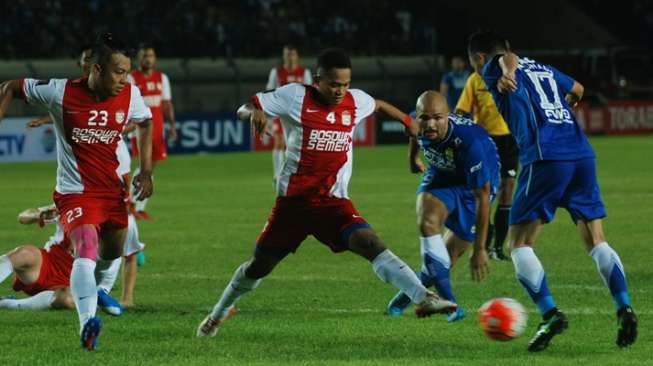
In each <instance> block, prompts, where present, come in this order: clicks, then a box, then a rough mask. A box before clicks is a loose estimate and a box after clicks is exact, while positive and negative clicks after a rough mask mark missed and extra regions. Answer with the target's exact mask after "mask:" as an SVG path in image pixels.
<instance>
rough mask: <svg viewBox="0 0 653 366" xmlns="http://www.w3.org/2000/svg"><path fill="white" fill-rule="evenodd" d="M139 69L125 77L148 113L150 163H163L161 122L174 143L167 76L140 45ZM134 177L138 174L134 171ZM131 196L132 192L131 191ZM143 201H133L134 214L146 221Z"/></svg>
mask: <svg viewBox="0 0 653 366" xmlns="http://www.w3.org/2000/svg"><path fill="white" fill-rule="evenodd" d="M137 59H138V62H139V69H138V70H133V71H132V72H131V74H130V75H129V78H128V80H129V82H130V83H132V84H134V85H136V86H137V87H138V89H139V90H140V91H141V94H142V95H143V100H145V105H147V106H148V107H150V110H151V111H152V163H153V164H154V165H155V166H156V163H157V162H159V161H162V160H165V159H166V158H167V156H168V152H167V146H166V144H167V143H166V138H165V128H164V126H163V125H164V120H166V121H168V123H169V124H170V130H169V137H170V140H171V141H175V140H177V126H176V123H175V109H174V106H173V104H172V91H171V89H170V80H169V79H168V76H167V75H166V74H164V73H162V72H161V71H159V70H157V69H156V52H155V50H154V47H152V46H149V45H144V46H141V48H140V50H139V51H138V56H137ZM132 153H133V154H134V156H138V146H137V143H136V139H135V138H134V139H132ZM135 173H136V174H138V171H136V172H135ZM132 193H133V192H132ZM146 205H147V199H144V200H136V201H135V202H134V210H135V212H134V215H135V216H136V217H137V218H139V219H149V218H150V216H149V214H148V213H147V211H145V208H146Z"/></svg>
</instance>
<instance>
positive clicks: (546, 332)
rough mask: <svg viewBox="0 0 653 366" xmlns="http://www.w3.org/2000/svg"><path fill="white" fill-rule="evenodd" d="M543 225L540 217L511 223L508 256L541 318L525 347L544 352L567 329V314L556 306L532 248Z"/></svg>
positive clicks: (532, 350) (540, 264) (542, 268)
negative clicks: (557, 335) (509, 251)
mask: <svg viewBox="0 0 653 366" xmlns="http://www.w3.org/2000/svg"><path fill="white" fill-rule="evenodd" d="M542 226H543V224H542V221H541V220H533V221H529V222H526V223H521V224H517V225H511V226H510V248H511V253H510V256H511V257H512V262H513V264H514V266H515V273H516V275H517V279H518V280H519V282H520V283H521V284H522V286H523V287H524V289H525V290H526V292H528V294H529V295H530V297H531V299H532V300H533V302H534V303H535V304H536V305H537V307H538V309H539V311H540V314H542V318H543V321H542V323H540V325H539V326H538V328H537V332H536V333H535V335H534V336H533V337H532V338H531V340H530V341H529V343H528V350H529V351H531V352H539V351H543V350H544V349H546V348H547V347H548V346H549V342H550V341H551V339H552V338H553V337H554V336H555V335H556V334H560V333H562V332H563V331H564V330H565V329H567V317H566V316H565V314H564V313H562V312H561V311H560V310H558V308H557V307H556V305H555V302H554V300H553V296H552V295H551V293H550V292H549V286H548V284H547V281H546V275H545V274H544V267H542V263H541V262H540V260H539V259H538V258H537V256H536V255H535V252H534V251H533V246H534V245H535V241H536V240H537V237H538V235H539V233H540V231H541V230H542Z"/></svg>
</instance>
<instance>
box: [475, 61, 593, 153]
mask: <svg viewBox="0 0 653 366" xmlns="http://www.w3.org/2000/svg"><path fill="white" fill-rule="evenodd" d="M500 57H501V55H497V56H495V57H494V58H493V59H492V60H491V61H489V62H488V63H487V64H486V65H485V66H484V67H483V69H482V70H481V74H482V76H483V80H484V81H485V83H486V84H487V86H488V89H489V90H490V92H491V93H492V96H493V97H494V101H495V103H496V105H497V108H498V109H499V112H500V113H501V115H502V116H503V118H504V119H505V121H506V123H507V124H508V127H509V128H510V132H511V133H512V134H513V135H514V136H515V139H516V140H517V144H518V145H519V160H520V163H521V164H522V165H523V166H526V165H528V164H531V163H533V162H535V161H540V160H558V161H559V160H562V161H569V160H580V159H585V158H594V151H593V150H592V147H591V146H590V144H589V141H588V140H587V137H586V136H585V134H584V133H583V131H582V130H581V128H580V126H579V125H578V122H577V121H576V116H575V115H574V113H573V112H572V110H571V107H570V106H569V104H567V102H566V101H565V95H566V94H567V93H569V91H570V90H571V88H572V87H573V85H574V79H572V78H571V77H569V76H567V75H565V74H563V73H562V72H560V71H558V70H557V69H556V68H554V67H552V66H549V65H544V64H541V63H539V62H537V61H534V60H531V59H528V58H520V59H519V66H518V68H517V70H516V71H515V77H516V80H517V90H516V91H515V92H513V93H505V94H502V93H499V91H498V89H497V81H498V80H499V78H500V77H501V75H503V72H502V71H501V66H500V65H499V58H500Z"/></svg>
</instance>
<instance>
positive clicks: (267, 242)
mask: <svg viewBox="0 0 653 366" xmlns="http://www.w3.org/2000/svg"><path fill="white" fill-rule="evenodd" d="M350 81H351V62H350V60H349V57H348V56H347V55H346V54H345V53H344V52H343V51H341V50H337V49H330V50H326V51H324V52H323V53H322V54H321V55H320V57H319V58H318V68H317V75H316V83H315V86H309V85H302V84H288V85H286V86H283V87H281V88H278V89H276V90H270V91H266V92H262V93H258V94H256V95H255V96H254V97H253V98H252V103H249V104H245V105H243V106H242V107H240V109H239V110H238V117H239V119H241V120H249V121H250V122H251V123H252V127H253V128H254V129H255V130H256V131H257V132H258V133H259V134H260V133H261V132H263V130H264V129H265V127H266V125H267V123H268V116H269V117H279V118H281V123H282V124H283V130H284V134H285V137H286V141H287V150H286V156H287V161H286V164H284V168H283V171H282V172H281V175H280V178H279V184H278V185H277V191H278V197H277V201H276V204H275V206H274V208H273V209H272V213H271V214H270V217H269V219H268V222H267V224H266V225H265V227H264V228H263V231H262V232H261V234H260V235H259V237H258V240H257V246H256V251H255V254H254V257H253V258H252V259H251V260H249V261H247V262H245V263H243V264H242V265H241V266H240V267H238V269H237V270H236V272H235V273H234V275H233V278H232V279H231V281H230V283H229V284H228V285H227V287H226V288H225V290H224V292H223V293H222V296H221V298H220V300H219V302H218V303H217V304H216V305H215V307H214V308H213V311H212V312H211V313H210V314H209V315H208V316H207V317H206V318H205V319H204V320H203V321H202V323H201V324H200V325H199V327H198V329H197V336H198V337H206V336H214V335H215V334H216V333H217V330H218V327H219V326H220V324H222V322H224V320H225V319H226V318H227V317H229V316H230V315H232V314H233V312H234V304H235V302H236V300H238V298H239V297H240V296H241V295H243V294H244V293H246V292H248V291H251V290H253V289H255V288H256V287H257V286H258V285H259V283H260V282H261V279H262V278H263V277H265V276H267V275H268V274H269V273H270V272H271V271H272V270H273V269H274V267H275V266H276V265H277V264H278V263H279V262H280V261H281V260H283V258H284V257H285V256H286V255H288V254H289V253H291V252H295V250H296V249H297V248H298V247H299V245H300V244H301V243H302V242H303V241H304V239H306V237H307V236H308V235H313V236H314V237H315V238H316V239H318V240H319V241H320V242H322V243H324V244H325V245H327V246H328V247H329V248H330V249H331V250H332V251H334V252H342V251H345V250H350V251H352V252H354V253H356V254H358V255H360V256H362V257H363V258H365V259H367V260H369V261H370V262H372V267H373V269H374V272H376V274H377V275H378V276H379V278H380V279H381V280H383V281H384V282H389V283H391V284H393V285H394V286H396V287H397V288H399V289H401V290H402V291H404V293H406V294H409V295H408V296H409V297H410V298H411V299H412V300H413V301H414V302H415V303H417V304H418V305H417V307H416V313H417V315H418V316H428V315H431V314H433V313H437V312H448V311H452V310H455V308H456V307H457V305H456V304H454V303H452V302H449V301H446V300H443V299H440V298H439V297H438V296H437V295H435V294H434V293H432V292H430V291H428V290H427V289H426V288H424V286H422V284H421V283H420V281H419V279H418V278H417V276H416V275H415V272H413V271H412V270H411V269H410V267H409V266H408V265H407V264H405V263H404V262H403V261H402V260H401V259H399V258H398V257H397V256H396V255H394V254H393V253H392V252H391V251H390V250H389V249H387V248H386V246H385V244H383V242H382V241H381V240H380V239H379V237H378V236H377V235H376V233H375V232H374V230H372V228H371V226H370V225H369V224H368V223H367V222H366V221H365V219H364V218H363V217H362V216H361V215H360V213H359V212H358V211H357V210H356V208H355V207H354V205H353V203H352V202H351V200H349V198H348V195H347V184H348V183H349V178H350V177H351V169H352V158H353V154H352V147H353V133H354V127H355V126H356V124H358V123H359V122H360V121H362V120H363V119H364V118H365V117H367V116H369V115H370V114H372V113H374V112H375V111H376V110H381V111H383V112H384V113H386V114H388V115H390V116H391V117H392V118H394V119H396V120H399V121H404V123H405V124H406V127H407V129H408V131H409V132H410V134H411V135H413V136H415V135H416V133H417V129H418V127H417V124H413V123H412V120H411V119H410V117H408V116H407V115H405V114H404V113H403V112H401V111H399V110H398V109H397V108H395V107H393V106H391V105H390V104H388V103H386V102H383V101H380V100H374V99H373V98H372V97H370V96H369V95H368V94H366V93H365V92H364V91H362V90H358V89H351V90H349V84H350ZM307 310H308V311H310V309H307Z"/></svg>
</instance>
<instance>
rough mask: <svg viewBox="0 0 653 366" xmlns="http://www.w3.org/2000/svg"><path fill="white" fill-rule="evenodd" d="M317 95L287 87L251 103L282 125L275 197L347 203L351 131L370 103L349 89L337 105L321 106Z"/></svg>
mask: <svg viewBox="0 0 653 366" xmlns="http://www.w3.org/2000/svg"><path fill="white" fill-rule="evenodd" d="M318 96H319V91H318V90H317V89H315V88H314V87H312V86H308V85H302V84H296V83H293V84H288V85H285V86H282V87H280V88H277V89H274V90H271V91H267V92H262V93H257V94H256V95H255V96H254V97H253V98H252V101H253V103H254V104H255V105H256V106H257V107H258V108H260V109H262V110H263V112H265V114H267V115H268V116H270V117H279V118H280V119H281V124H282V125H283V131H284V137H285V139H286V145H287V147H286V162H285V164H284V166H283V170H282V172H281V175H280V177H279V181H278V184H277V193H278V195H279V196H307V197H315V196H318V197H319V196H324V197H338V198H348V196H347V185H348V183H349V178H350V177H351V170H352V159H353V153H352V147H353V137H354V128H355V127H356V125H357V124H358V123H359V122H361V121H362V120H364V119H365V118H366V117H367V116H369V115H370V114H372V113H373V112H374V110H375V108H376V102H375V101H374V99H373V98H372V97H371V96H369V95H368V94H366V93H365V92H363V91H361V90H358V89H350V90H349V91H348V92H347V94H346V95H345V96H344V99H343V100H342V102H340V104H337V105H325V104H322V103H320V102H319V101H318Z"/></svg>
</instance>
